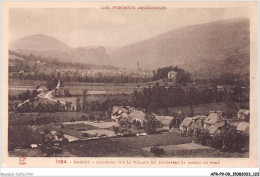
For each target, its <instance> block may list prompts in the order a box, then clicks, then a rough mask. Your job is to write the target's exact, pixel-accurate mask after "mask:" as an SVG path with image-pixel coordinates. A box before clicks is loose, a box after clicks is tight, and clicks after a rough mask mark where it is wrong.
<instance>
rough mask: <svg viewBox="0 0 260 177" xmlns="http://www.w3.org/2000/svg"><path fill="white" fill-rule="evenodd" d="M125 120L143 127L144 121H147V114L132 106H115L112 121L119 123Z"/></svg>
mask: <svg viewBox="0 0 260 177" xmlns="http://www.w3.org/2000/svg"><path fill="white" fill-rule="evenodd" d="M125 118H126V119H128V120H130V121H131V122H133V121H135V122H139V123H140V124H141V125H143V121H144V120H145V113H144V112H143V111H140V110H136V109H135V108H133V107H130V106H113V109H112V114H111V119H113V120H116V121H117V122H118V121H120V119H125Z"/></svg>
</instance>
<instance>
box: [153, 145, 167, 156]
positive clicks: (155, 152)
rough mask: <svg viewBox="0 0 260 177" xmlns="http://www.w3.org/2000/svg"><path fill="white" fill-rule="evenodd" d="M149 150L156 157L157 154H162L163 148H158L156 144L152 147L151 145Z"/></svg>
mask: <svg viewBox="0 0 260 177" xmlns="http://www.w3.org/2000/svg"><path fill="white" fill-rule="evenodd" d="M150 152H151V153H154V155H155V156H157V157H158V156H161V155H163V154H164V149H163V148H160V147H158V146H154V147H151V149H150Z"/></svg>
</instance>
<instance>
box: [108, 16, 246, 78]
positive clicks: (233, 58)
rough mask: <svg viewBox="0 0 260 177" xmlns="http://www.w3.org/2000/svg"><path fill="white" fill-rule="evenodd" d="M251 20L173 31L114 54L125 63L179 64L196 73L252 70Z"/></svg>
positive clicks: (145, 64)
mask: <svg viewBox="0 0 260 177" xmlns="http://www.w3.org/2000/svg"><path fill="white" fill-rule="evenodd" d="M249 36H250V35H249V20H248V19H231V20H224V21H218V22H213V23H207V24H199V25H194V26H187V27H183V28H180V29H175V30H172V31H170V32H168V33H164V34H162V35H159V36H156V37H154V38H151V39H149V40H146V41H142V42H138V43H135V44H132V45H128V46H124V47H122V48H120V49H118V50H116V51H114V52H113V53H112V54H111V58H112V59H113V60H114V61H115V63H117V64H118V65H121V66H132V67H136V63H137V62H139V63H140V66H141V68H143V69H144V68H149V69H155V68H157V67H161V66H168V65H178V66H181V67H183V68H184V69H186V70H188V71H190V72H192V73H194V74H199V75H200V74H203V75H208V74H209V72H210V73H213V74H214V73H219V72H222V73H223V72H233V73H240V72H242V73H246V72H248V70H249Z"/></svg>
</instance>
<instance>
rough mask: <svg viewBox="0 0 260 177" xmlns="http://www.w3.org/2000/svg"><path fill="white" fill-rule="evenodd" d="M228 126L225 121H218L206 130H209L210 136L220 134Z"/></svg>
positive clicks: (228, 123) (227, 122)
mask: <svg viewBox="0 0 260 177" xmlns="http://www.w3.org/2000/svg"><path fill="white" fill-rule="evenodd" d="M229 125H230V122H229V121H228V120H227V119H222V120H218V121H217V122H216V123H215V124H213V125H211V126H210V127H208V128H207V129H208V130H209V134H210V135H212V136H213V135H214V134H217V133H220V132H221V130H222V128H226V127H227V126H229Z"/></svg>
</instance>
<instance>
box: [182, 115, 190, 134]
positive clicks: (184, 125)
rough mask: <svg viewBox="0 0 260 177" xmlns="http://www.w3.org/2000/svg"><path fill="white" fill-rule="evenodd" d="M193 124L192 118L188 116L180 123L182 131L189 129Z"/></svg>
mask: <svg viewBox="0 0 260 177" xmlns="http://www.w3.org/2000/svg"><path fill="white" fill-rule="evenodd" d="M191 124H192V118H190V117H187V118H185V119H184V120H183V121H182V122H181V124H180V129H181V130H182V131H189V129H190V125H191Z"/></svg>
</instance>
